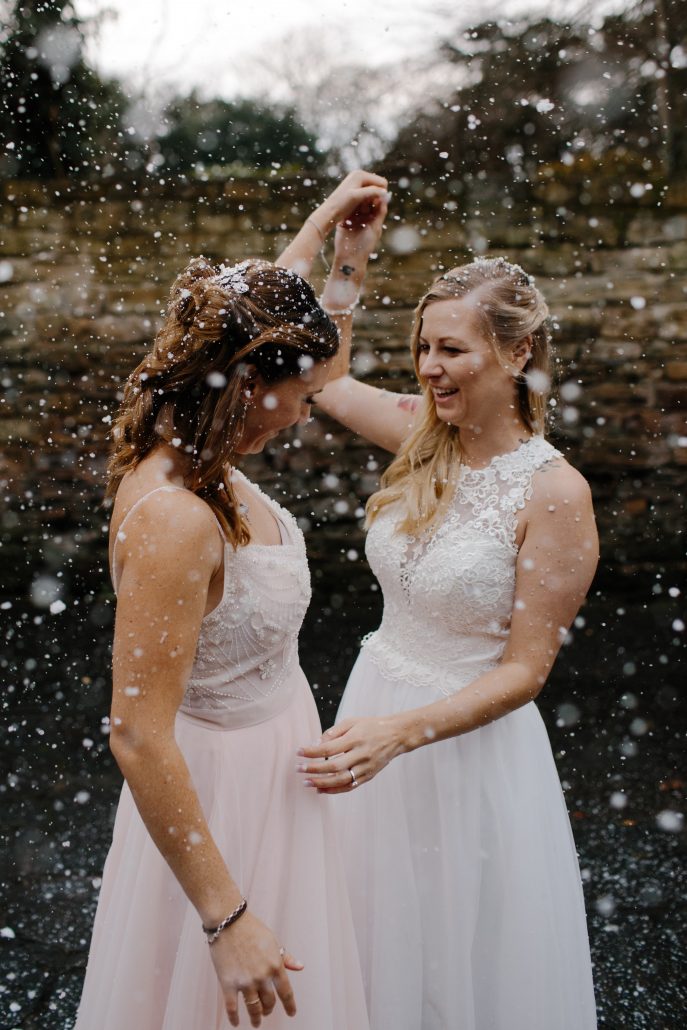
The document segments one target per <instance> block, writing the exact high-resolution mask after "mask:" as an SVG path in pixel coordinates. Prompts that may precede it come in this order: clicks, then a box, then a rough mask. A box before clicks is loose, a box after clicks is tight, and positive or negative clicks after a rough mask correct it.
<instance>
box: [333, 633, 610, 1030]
mask: <svg viewBox="0 0 687 1030" xmlns="http://www.w3.org/2000/svg"><path fill="white" fill-rule="evenodd" d="M438 697H439V695H438V694H437V696H436V697H433V696H430V695H429V694H428V692H427V691H426V690H425V689H423V688H421V687H417V686H414V685H412V684H408V683H404V682H399V681H391V680H389V679H386V678H384V676H383V675H382V674H381V673H380V671H379V669H378V667H377V666H376V665H374V664H373V662H372V661H371V659H370V658H369V657H368V656H367V654H366V653H365V651H364V650H363V652H362V653H361V655H360V657H359V658H358V661H357V663H356V666H355V668H354V670H353V672H352V674H351V678H350V680H349V683H348V686H347V688H346V691H345V694H344V697H343V700H342V704H341V708H340V710H339V715H338V718H339V719H343V718H348V717H351V716H363V715H382V714H389V713H392V712H399V711H405V710H407V709H410V708H415V707H418V706H420V705H423V704H427V703H430V702H432V701H434V700H437V699H438ZM331 804H332V808H333V810H334V811H335V813H336V817H337V824H338V827H339V831H340V839H341V842H342V846H343V849H344V864H345V866H346V872H347V877H348V885H349V893H350V897H351V903H352V906H353V917H354V922H355V925H356V933H357V936H358V945H359V949H360V959H361V963H362V967H363V973H364V977H365V987H366V993H367V1000H368V1011H369V1017H370V1026H371V1030H390V1028H393V1030H594V1028H595V1027H596V1010H595V1004H594V994H593V986H592V975H591V961H590V955H589V944H588V939H587V929H586V921H585V911H584V901H583V895H582V888H581V883H580V874H579V867H578V862H577V855H576V852H575V846H574V843H573V838H572V833H571V829H570V822H569V819H568V814H567V811H566V808H565V802H564V799H563V794H562V791H561V786H560V782H559V779H558V775H557V772H556V768H555V764H554V761H553V756H552V753H551V747H550V744H549V740H548V736H547V733H546V729H545V727H544V724H543V722H542V719H541V717H540V715H539V712H538V710H537V708H536V707H535V705H534V704H528V705H525V706H524V707H523V708H521V709H519V710H517V711H515V712H513V713H511V714H510V715H507V716H506V717H504V718H502V719H499V720H497V721H496V722H494V723H491V724H490V725H488V726H485V727H483V728H481V729H478V730H475V731H473V732H472V733H469V734H466V735H465V736H462V737H457V738H453V739H451V740H446V741H441V742H437V743H434V744H429V745H427V746H426V747H423V748H420V749H419V750H417V751H414V752H412V753H410V754H407V755H402V756H400V757H398V758H396V759H394V761H392V762H391V763H390V765H388V766H387V767H386V768H385V769H383V770H382V772H381V773H379V775H378V776H377V777H375V779H374V780H372V781H371V782H370V783H366V784H364V785H363V786H361V787H360V789H359V790H356V791H352V792H350V793H348V794H345V795H339V796H336V797H332V798H331Z"/></svg>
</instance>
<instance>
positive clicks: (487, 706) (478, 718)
mask: <svg viewBox="0 0 687 1030" xmlns="http://www.w3.org/2000/svg"><path fill="white" fill-rule="evenodd" d="M539 680H541V682H539ZM543 682H544V677H538V676H537V675H536V674H535V673H534V672H533V671H532V670H531V669H530V668H529V667H527V666H526V665H524V664H522V663H521V662H516V661H508V662H504V663H503V664H502V665H499V666H497V668H495V669H491V670H490V671H489V672H486V673H484V674H483V675H482V676H479V677H478V678H477V679H476V680H474V681H473V682H472V683H470V684H469V685H468V686H467V687H464V688H463V689H462V690H459V691H458V692H457V693H455V694H453V695H452V696H451V697H447V698H445V699H443V700H441V701H435V702H434V703H433V704H431V705H424V706H423V707H422V708H413V709H411V710H410V711H407V712H400V713H398V715H396V716H395V720H396V727H395V729H396V732H397V734H398V739H399V743H400V749H401V750H402V751H414V750H416V748H419V747H423V746H424V745H426V744H431V743H434V742H435V741H438V740H447V739H448V738H449V737H458V736H461V735H462V734H464V733H470V731H471V730H475V729H478V728H479V727H480V726H486V725H488V723H490V722H494V721H495V720H496V719H500V718H502V716H504V715H508V714H509V713H510V712H513V711H515V710H516V709H517V708H521V707H522V705H525V704H527V703H528V702H529V701H532V700H534V698H535V697H536V696H537V694H538V693H539V691H540V690H541V688H542V686H543Z"/></svg>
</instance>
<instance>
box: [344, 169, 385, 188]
mask: <svg viewBox="0 0 687 1030" xmlns="http://www.w3.org/2000/svg"><path fill="white" fill-rule="evenodd" d="M346 179H350V181H351V182H359V183H360V185H361V186H363V185H364V186H381V187H383V188H384V189H386V188H387V186H388V185H389V182H388V180H387V179H385V178H384V176H383V175H377V174H375V172H367V171H365V169H364V168H356V169H355V171H353V172H349V173H348V175H347V176H346ZM346 179H344V182H346Z"/></svg>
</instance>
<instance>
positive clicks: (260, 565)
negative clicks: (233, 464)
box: [113, 470, 311, 729]
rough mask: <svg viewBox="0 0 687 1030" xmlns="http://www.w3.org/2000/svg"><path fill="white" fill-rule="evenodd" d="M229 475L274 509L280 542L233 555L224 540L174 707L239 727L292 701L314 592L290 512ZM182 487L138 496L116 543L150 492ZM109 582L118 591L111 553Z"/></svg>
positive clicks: (269, 715)
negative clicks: (220, 581) (214, 589)
mask: <svg viewBox="0 0 687 1030" xmlns="http://www.w3.org/2000/svg"><path fill="white" fill-rule="evenodd" d="M233 475H235V476H241V478H242V479H243V482H244V483H245V485H246V486H247V487H248V488H249V489H250V490H252V491H254V492H255V493H257V494H258V495H259V496H260V498H261V500H262V502H263V503H264V504H266V505H267V506H268V507H269V508H270V509H271V510H272V513H273V515H274V517H275V519H276V520H277V522H278V524H279V529H280V535H281V538H282V542H281V545H274V546H271V545H262V544H254V543H249V544H247V545H246V546H245V547H238V548H237V549H236V550H234V548H233V547H232V546H231V545H230V544H228V543H225V545H224V589H223V593H222V598H221V600H220V602H219V604H218V605H217V607H216V608H214V609H213V610H212V611H211V612H210V613H209V614H208V615H206V616H205V617H204V619H203V621H202V623H201V627H200V633H199V636H198V642H197V645H196V653H195V657H194V660H193V666H192V668H191V675H190V677H189V681H188V684H187V686H186V691H185V693H184V697H183V700H182V703H181V706H180V709H179V710H180V712H182V713H183V714H186V715H190V716H193V717H194V718H197V719H202V720H204V721H205V722H207V723H212V724H215V725H217V726H218V727H224V728H231V729H236V728H240V727H242V726H250V725H253V724H255V723H258V722H262V721H264V720H265V719H270V718H272V717H273V716H274V715H277V714H278V713H279V712H281V711H283V709H284V708H285V707H286V706H287V704H288V703H289V700H290V698H291V693H292V689H293V688H294V684H295V682H296V678H295V677H294V675H293V674H294V673H296V672H297V671H298V669H299V663H298V634H299V632H300V628H301V624H302V622H303V618H304V616H305V613H306V611H307V608H308V604H309V603H310V594H311V590H310V573H309V570H308V561H307V557H306V553H305V541H304V539H303V534H302V533H301V531H300V529H299V527H298V524H297V523H296V520H295V519H294V517H293V515H291V513H290V512H288V511H287V510H286V509H285V508H282V507H281V505H279V504H277V502H276V501H273V500H272V499H271V498H270V497H268V496H267V495H266V494H264V493H263V492H262V491H261V490H259V489H258V487H256V486H255V485H254V484H253V483H250V482H249V481H248V480H247V479H246V478H245V476H242V475H241V473H239V472H237V471H236V470H235V471H234V473H233ZM179 489H182V488H181V487H175V486H171V485H170V486H162V487H157V488H156V489H155V490H152V491H150V493H148V494H145V495H144V496H143V497H142V498H140V499H139V500H138V501H137V502H136V503H135V504H134V505H133V506H132V507H131V509H130V510H129V512H128V513H127V515H126V516H125V518H124V519H123V521H122V523H121V524H120V528H119V532H118V534H117V539H118V540H119V539H124V538H125V536H126V533H125V532H124V524H125V522H126V521H127V519H129V518H130V516H131V515H132V514H133V512H134V511H135V509H136V508H138V506H139V505H140V504H143V503H145V502H146V500H147V499H148V498H149V497H150V496H151V495H152V494H154V493H158V492H159V491H166V492H167V491H174V490H179ZM218 528H219V524H218ZM219 531H220V533H221V528H220V529H219ZM115 548H116V544H115ZM113 580H114V583H115V589H116V587H117V581H118V565H117V552H116V549H115V551H114V552H113ZM301 675H302V674H301Z"/></svg>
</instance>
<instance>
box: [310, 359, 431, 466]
mask: <svg viewBox="0 0 687 1030" xmlns="http://www.w3.org/2000/svg"><path fill="white" fill-rule="evenodd" d="M317 405H318V407H320V408H322V410H323V411H326V412H327V414H328V415H331V416H332V418H335V419H336V420H337V422H341V424H342V425H344V426H346V427H347V428H348V429H350V430H352V432H354V433H358V434H359V436H362V437H364V438H365V439H366V440H369V441H370V443H373V444H375V445H376V446H377V447H383V448H384V450H385V451H390V452H391V453H392V454H397V453H398V451H399V449H400V447H401V444H402V443H403V441H404V440H405V439H406V437H407V436H408V435H409V434H410V433H411V432H412V430H413V428H414V426H415V424H416V422H417V420H418V418H419V417H420V416H421V414H422V410H423V406H424V400H423V398H422V397H421V396H420V395H419V394H403V393H392V392H391V391H390V390H380V389H379V387H377V386H370V385H368V384H367V383H359V382H358V381H357V379H353V378H352V377H351V376H348V375H346V376H343V377H340V378H338V379H334V380H331V379H330V380H329V382H328V383H327V385H326V386H325V388H324V390H322V391H321V393H319V394H318V395H317Z"/></svg>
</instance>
